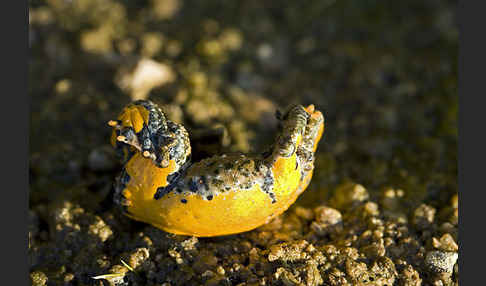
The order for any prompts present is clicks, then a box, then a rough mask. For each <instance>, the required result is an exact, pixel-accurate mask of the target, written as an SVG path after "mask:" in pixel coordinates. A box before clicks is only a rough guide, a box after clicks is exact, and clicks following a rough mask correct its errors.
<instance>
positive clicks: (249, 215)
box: [112, 101, 324, 237]
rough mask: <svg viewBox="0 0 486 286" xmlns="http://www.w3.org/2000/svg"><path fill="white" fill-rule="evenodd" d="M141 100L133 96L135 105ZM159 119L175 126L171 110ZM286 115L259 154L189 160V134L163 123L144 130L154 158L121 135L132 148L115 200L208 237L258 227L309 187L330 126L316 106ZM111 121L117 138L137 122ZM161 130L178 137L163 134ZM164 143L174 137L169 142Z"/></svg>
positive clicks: (143, 216)
mask: <svg viewBox="0 0 486 286" xmlns="http://www.w3.org/2000/svg"><path fill="white" fill-rule="evenodd" d="M143 104H144V105H145V106H152V105H153V104H152V103H150V104H148V103H147V102H146V101H144V102H143ZM139 105H142V104H141V103H140V102H135V103H133V104H132V108H133V106H139ZM137 108H138V107H137ZM126 110H130V109H125V110H124V112H126ZM142 113H143V112H142ZM142 113H141V114H142ZM123 116H124V115H123V112H122V114H121V115H120V117H122V118H123ZM120 117H119V118H120ZM153 117H157V118H159V120H165V121H166V122H165V124H162V123H157V124H155V123H153V124H152V125H154V126H166V125H174V123H171V122H170V121H168V120H166V119H165V116H160V115H159V116H153ZM124 118H126V115H125V117H124ZM281 120H282V126H281V130H280V132H279V134H278V137H277V139H276V142H275V143H274V145H273V146H272V148H271V150H270V151H268V152H265V153H263V154H261V155H256V156H249V155H248V156H247V155H220V156H213V157H211V158H207V159H204V160H202V161H199V162H196V163H192V164H191V163H190V162H189V159H188V158H189V153H190V146H188V138H183V137H187V132H185V130H182V129H183V127H182V126H181V125H177V128H172V129H171V130H172V133H171V132H165V131H164V130H165V129H164V130H162V131H158V130H152V131H153V132H154V133H153V134H149V135H148V136H147V135H145V137H146V138H151V140H152V141H151V142H148V143H146V145H147V146H151V147H150V148H148V147H147V149H150V150H151V154H154V155H155V156H148V155H149V154H147V153H146V154H145V155H144V154H143V151H139V150H138V149H139V148H136V147H133V146H131V145H130V142H128V143H126V141H123V144H128V145H126V146H123V144H122V145H120V143H116V142H115V144H114V145H117V144H118V148H129V150H130V151H131V152H132V153H133V155H132V156H131V157H130V158H129V159H128V161H127V163H126V164H125V167H124V170H123V172H122V174H121V175H120V177H119V179H118V180H117V184H116V200H115V201H116V202H117V203H119V204H120V205H121V206H123V209H124V210H125V213H126V215H127V216H129V217H131V218H133V219H135V220H139V221H143V222H147V223H150V224H152V225H154V226H156V227H159V228H161V229H163V230H165V231H168V232H171V233H176V234H185V235H194V236H200V237H202V236H217V235H225V234H233V233H239V232H244V231H248V230H251V229H254V228H256V227H258V226H260V225H262V224H264V223H266V222H268V221H269V220H270V219H272V218H273V217H275V216H277V215H279V214H281V213H282V212H284V211H285V210H286V209H287V208H288V207H289V206H290V205H291V204H292V203H293V202H294V201H295V200H296V199H297V197H298V196H299V195H300V194H301V193H302V192H303V191H304V190H305V188H306V187H307V185H308V184H309V182H310V179H311V177H312V171H313V168H314V152H315V150H316V148H317V143H318V142H319V140H320V138H321V135H322V133H323V130H324V118H323V116H322V114H321V113H320V112H319V111H315V110H314V107H313V106H312V105H310V106H309V107H307V108H304V107H302V106H295V107H293V108H291V109H290V110H289V111H288V112H287V113H286V114H284V115H283V116H282V118H281ZM118 122H119V121H118ZM148 123H150V122H148ZM143 124H146V123H145V122H144V123H143ZM112 125H113V126H114V129H115V130H114V132H115V134H114V135H113V137H114V138H117V137H119V136H120V135H119V134H120V132H123V131H121V130H130V126H131V125H130V123H125V126H126V127H124V128H125V129H123V128H120V127H119V125H120V124H112ZM132 125H135V124H132ZM117 126H118V127H117ZM142 129H143V128H140V129H139V130H142ZM175 130H176V131H177V132H174V131H175ZM125 132H126V133H127V132H128V133H131V131H125ZM139 132H140V131H139ZM169 133H170V134H169ZM135 134H136V136H137V137H139V135H138V134H137V132H135ZM158 136H165V137H166V138H167V137H169V138H171V137H178V138H174V139H173V140H168V139H164V140H159V139H157V137H158ZM120 139H124V138H123V137H122V138H120ZM119 141H120V140H119ZM138 141H140V140H138ZM160 142H162V143H160ZM163 142H176V143H175V144H174V143H172V145H170V146H169V145H168V144H165V143H163ZM181 145H187V146H181ZM187 149H189V151H187ZM125 152H126V153H129V152H128V151H125ZM160 152H162V153H164V154H162V155H161V154H158V153H160ZM154 157H155V158H166V164H165V165H161V164H160V160H158V161H157V160H156V159H154ZM181 158H184V160H181Z"/></svg>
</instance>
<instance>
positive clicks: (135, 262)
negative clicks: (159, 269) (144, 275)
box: [128, 247, 150, 269]
mask: <svg viewBox="0 0 486 286" xmlns="http://www.w3.org/2000/svg"><path fill="white" fill-rule="evenodd" d="M149 257H150V253H149V250H148V249H147V248H145V247H141V248H137V249H136V250H135V251H134V252H133V253H132V254H131V255H130V258H129V259H128V263H129V265H130V266H131V267H132V268H133V269H135V268H137V267H139V266H140V265H141V264H142V263H143V262H144V261H145V260H147V259H148V258H149Z"/></svg>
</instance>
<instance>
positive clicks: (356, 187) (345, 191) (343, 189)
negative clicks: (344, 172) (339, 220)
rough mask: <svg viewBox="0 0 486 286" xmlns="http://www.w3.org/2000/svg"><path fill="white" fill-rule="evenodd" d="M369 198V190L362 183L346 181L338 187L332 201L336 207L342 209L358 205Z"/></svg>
mask: <svg viewBox="0 0 486 286" xmlns="http://www.w3.org/2000/svg"><path fill="white" fill-rule="evenodd" d="M368 198H369V194H368V191H367V190H366V189H365V187H363V186H362V185H360V184H355V183H345V184H342V185H340V186H339V187H338V188H337V189H336V193H335V195H334V197H333V198H332V199H331V203H332V205H333V206H334V207H335V208H337V209H340V210H342V209H346V208H350V207H353V206H356V205H358V204H360V203H362V202H363V201H365V200H367V199H368Z"/></svg>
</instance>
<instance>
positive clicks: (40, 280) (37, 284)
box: [30, 271, 47, 286]
mask: <svg viewBox="0 0 486 286" xmlns="http://www.w3.org/2000/svg"><path fill="white" fill-rule="evenodd" d="M30 281H31V282H32V286H43V285H47V276H46V274H44V272H42V271H34V272H31V273H30Z"/></svg>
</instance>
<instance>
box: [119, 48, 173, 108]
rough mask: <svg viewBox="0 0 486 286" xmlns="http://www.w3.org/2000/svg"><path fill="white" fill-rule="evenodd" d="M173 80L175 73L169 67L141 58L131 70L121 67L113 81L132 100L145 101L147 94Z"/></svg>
mask: <svg viewBox="0 0 486 286" xmlns="http://www.w3.org/2000/svg"><path fill="white" fill-rule="evenodd" d="M174 80H175V73H174V71H173V70H172V68H171V67H170V66H169V65H166V64H164V63H159V62H156V61H154V60H152V59H149V58H143V59H141V60H140V61H138V63H137V64H136V66H135V68H134V69H133V70H130V68H126V67H122V68H121V69H120V70H119V71H118V74H117V77H116V79H115V81H116V83H117V85H118V86H119V87H120V88H121V89H123V90H125V91H127V92H130V96H131V98H132V100H138V99H146V98H147V97H148V94H149V92H150V91H151V90H152V89H153V88H155V87H159V86H162V85H164V84H167V83H170V82H172V81H174Z"/></svg>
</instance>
